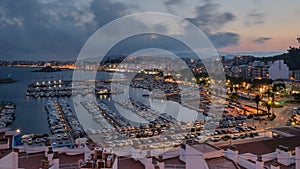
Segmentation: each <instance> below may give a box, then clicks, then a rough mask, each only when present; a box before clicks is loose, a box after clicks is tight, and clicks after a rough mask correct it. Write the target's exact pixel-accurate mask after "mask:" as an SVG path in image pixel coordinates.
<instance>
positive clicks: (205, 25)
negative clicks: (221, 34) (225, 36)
mask: <svg viewBox="0 0 300 169" xmlns="http://www.w3.org/2000/svg"><path fill="white" fill-rule="evenodd" d="M219 11H220V6H219V5H218V4H215V3H211V2H210V1H206V2H205V4H204V5H202V6H199V7H197V8H196V16H195V17H194V18H187V20H188V21H190V22H192V23H193V24H194V25H196V26H198V27H199V28H201V29H202V30H203V31H205V32H211V31H215V30H219V29H220V28H222V27H223V26H224V25H225V24H226V23H228V22H230V21H233V20H234V19H235V16H234V15H233V14H232V13H230V12H219Z"/></svg>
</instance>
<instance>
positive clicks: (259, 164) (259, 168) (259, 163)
mask: <svg viewBox="0 0 300 169" xmlns="http://www.w3.org/2000/svg"><path fill="white" fill-rule="evenodd" d="M263 168H264V162H263V161H262V157H261V155H258V156H257V160H256V164H255V169H263Z"/></svg>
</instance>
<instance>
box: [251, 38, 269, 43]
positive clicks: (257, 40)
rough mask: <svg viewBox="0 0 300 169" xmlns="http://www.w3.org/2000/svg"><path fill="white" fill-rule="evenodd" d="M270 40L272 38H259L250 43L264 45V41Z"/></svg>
mask: <svg viewBox="0 0 300 169" xmlns="http://www.w3.org/2000/svg"><path fill="white" fill-rule="evenodd" d="M271 39H272V38H270V37H260V38H257V39H254V40H253V41H252V42H253V43H256V44H264V43H265V42H266V41H269V40H271Z"/></svg>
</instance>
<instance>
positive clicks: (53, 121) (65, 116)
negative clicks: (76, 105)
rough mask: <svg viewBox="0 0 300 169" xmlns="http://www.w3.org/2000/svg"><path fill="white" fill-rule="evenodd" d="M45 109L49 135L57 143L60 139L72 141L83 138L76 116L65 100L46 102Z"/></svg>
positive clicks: (83, 133)
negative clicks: (55, 139)
mask: <svg viewBox="0 0 300 169" xmlns="http://www.w3.org/2000/svg"><path fill="white" fill-rule="evenodd" d="M45 109H46V111H47V113H48V123H49V127H50V130H51V133H52V134H53V135H55V136H56V138H57V140H58V141H59V140H61V139H63V140H70V141H74V139H76V138H79V137H84V136H85V132H84V130H83V128H82V127H81V125H80V123H79V121H78V119H77V116H76V114H75V113H73V111H72V109H71V107H70V106H69V104H68V103H67V102H66V101H65V100H60V101H53V100H48V101H46V103H45Z"/></svg>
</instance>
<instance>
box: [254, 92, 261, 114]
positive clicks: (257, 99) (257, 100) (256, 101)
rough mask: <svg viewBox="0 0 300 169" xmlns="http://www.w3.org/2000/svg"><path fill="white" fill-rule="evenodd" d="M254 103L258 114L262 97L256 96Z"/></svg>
mask: <svg viewBox="0 0 300 169" xmlns="http://www.w3.org/2000/svg"><path fill="white" fill-rule="evenodd" d="M254 101H255V103H256V114H258V105H259V102H260V96H259V95H258V94H257V95H256V96H255V98H254Z"/></svg>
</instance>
